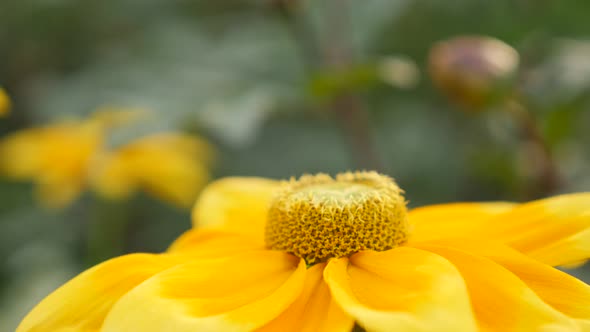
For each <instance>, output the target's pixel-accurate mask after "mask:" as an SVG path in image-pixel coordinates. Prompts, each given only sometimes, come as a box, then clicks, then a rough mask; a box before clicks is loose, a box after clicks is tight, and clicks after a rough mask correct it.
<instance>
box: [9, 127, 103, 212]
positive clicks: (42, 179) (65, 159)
mask: <svg viewBox="0 0 590 332" xmlns="http://www.w3.org/2000/svg"><path fill="white" fill-rule="evenodd" d="M103 138H104V126H103V125H102V123H100V122H98V121H94V119H90V120H87V121H65V122H60V123H55V124H51V125H46V126H42V127H34V128H28V129H24V130H21V131H18V132H16V133H14V134H11V135H9V136H7V137H4V138H2V140H0V171H1V172H2V173H3V175H5V176H7V177H11V178H15V179H19V180H33V181H34V183H35V184H36V194H37V196H38V198H39V200H40V201H41V203H43V204H44V205H46V206H50V207H63V206H65V205H67V204H69V203H70V202H72V201H73V200H74V199H75V198H76V197H77V196H78V195H79V194H80V192H81V191H82V190H83V189H84V187H85V185H86V180H87V170H88V165H89V163H90V162H91V159H92V156H93V155H94V154H95V153H96V151H97V150H99V149H100V148H101V146H102V141H103Z"/></svg>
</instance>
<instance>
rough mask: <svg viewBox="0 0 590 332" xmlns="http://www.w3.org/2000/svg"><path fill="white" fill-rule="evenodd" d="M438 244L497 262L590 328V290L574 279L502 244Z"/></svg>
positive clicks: (550, 302)
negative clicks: (586, 323)
mask: <svg viewBox="0 0 590 332" xmlns="http://www.w3.org/2000/svg"><path fill="white" fill-rule="evenodd" d="M437 244H438V245H443V246H447V247H452V248H455V249H459V250H461V251H465V252H468V253H470V254H472V255H477V256H481V257H485V258H487V259H491V260H493V261H494V262H496V263H497V264H499V265H501V266H503V267H504V268H506V269H508V270H509V271H510V272H512V273H513V274H515V275H516V276H517V277H519V278H520V279H521V280H522V281H523V282H524V283H525V284H526V285H527V286H528V287H529V288H530V289H531V290H533V291H534V292H535V293H536V294H537V295H538V296H539V297H540V298H541V299H542V300H543V301H545V302H546V303H547V304H549V305H550V306H552V307H553V308H555V309H557V310H559V311H560V312H562V313H564V314H566V315H568V316H570V317H573V318H577V319H581V320H586V321H587V322H588V324H590V286H589V285H587V284H585V283H584V282H582V281H580V280H578V279H576V278H574V277H572V276H571V275H569V274H567V273H564V272H562V271H559V270H557V269H555V268H553V267H551V266H549V265H546V264H542V263H539V262H538V261H536V260H534V259H532V258H529V257H528V256H526V255H524V254H522V253H520V252H518V251H516V250H514V249H512V248H510V247H508V246H506V245H503V244H500V243H482V242H480V241H478V242H474V241H460V242H437Z"/></svg>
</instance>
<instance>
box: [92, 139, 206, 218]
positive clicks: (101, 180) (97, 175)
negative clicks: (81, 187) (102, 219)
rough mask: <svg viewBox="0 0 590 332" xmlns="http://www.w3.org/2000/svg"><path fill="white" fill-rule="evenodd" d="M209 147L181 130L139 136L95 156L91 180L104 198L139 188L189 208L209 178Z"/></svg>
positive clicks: (125, 196)
mask: <svg viewBox="0 0 590 332" xmlns="http://www.w3.org/2000/svg"><path fill="white" fill-rule="evenodd" d="M212 154H213V151H212V148H211V147H210V146H209V144H208V143H207V142H205V141H204V140H203V139H201V138H199V137H197V136H194V135H188V134H182V133H173V132H171V133H160V134H155V135H150V136H146V137H142V138H140V139H138V140H135V141H132V142H130V143H128V144H127V145H124V146H122V147H120V148H119V149H117V150H115V151H112V152H106V153H104V154H102V155H101V156H100V157H98V158H97V162H96V164H95V165H94V168H93V175H92V183H93V185H94V187H95V189H96V190H97V191H98V192H99V193H101V194H103V195H104V196H106V197H109V198H114V199H122V198H127V197H129V196H130V195H131V194H132V193H134V192H135V191H137V190H139V189H143V190H146V191H147V192H149V193H151V194H153V195H154V196H156V197H158V198H160V199H162V200H164V201H168V202H171V203H173V204H176V205H179V206H181V207H190V206H191V205H192V204H193V203H194V202H195V199H196V197H197V194H198V193H199V191H200V190H201V189H202V187H203V186H204V185H205V184H206V183H207V181H208V180H209V172H208V166H209V163H210V161H211V159H212Z"/></svg>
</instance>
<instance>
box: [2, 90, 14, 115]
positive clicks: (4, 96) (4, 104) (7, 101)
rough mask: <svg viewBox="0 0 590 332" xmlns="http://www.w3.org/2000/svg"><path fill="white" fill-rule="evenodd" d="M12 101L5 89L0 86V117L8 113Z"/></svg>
mask: <svg viewBox="0 0 590 332" xmlns="http://www.w3.org/2000/svg"><path fill="white" fill-rule="evenodd" d="M11 104H12V102H11V101H10V97H8V94H7V93H6V91H5V90H4V89H2V88H0V117H3V116H6V115H7V114H8V113H10V107H11Z"/></svg>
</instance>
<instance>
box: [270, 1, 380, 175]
mask: <svg viewBox="0 0 590 332" xmlns="http://www.w3.org/2000/svg"><path fill="white" fill-rule="evenodd" d="M275 4H276V5H278V6H277V7H278V8H279V10H280V12H281V14H282V16H283V17H284V18H285V19H286V21H287V22H288V23H289V25H290V26H291V30H292V33H293V35H294V36H295V39H296V40H297V41H298V43H299V45H300V47H301V49H302V50H303V53H304V55H305V59H306V62H307V63H308V68H309V69H310V71H311V72H312V75H313V74H314V73H315V72H316V71H317V70H318V68H324V69H327V70H328V71H333V72H342V71H346V70H350V68H351V66H352V65H354V52H353V47H352V43H351V40H350V36H351V34H350V33H349V31H348V30H349V28H350V20H349V15H348V14H349V10H348V3H347V0H324V5H325V6H326V7H324V8H323V11H322V15H323V17H322V22H323V23H324V26H323V30H325V31H324V32H325V35H323V36H322V37H323V38H320V37H318V34H316V33H314V30H313V27H312V26H311V22H308V21H307V20H305V19H304V18H303V17H302V16H304V15H301V14H300V11H301V8H298V6H299V5H300V4H301V1H298V0H276V1H275ZM326 105H327V108H328V111H329V112H330V113H332V114H333V115H334V116H335V118H336V119H337V120H338V122H339V125H340V127H341V128H342V131H343V132H344V135H345V136H346V138H347V139H348V141H349V145H350V147H351V151H352V155H353V159H354V161H355V166H356V167H358V168H360V169H370V170H377V171H382V165H381V162H380V160H379V156H378V154H377V150H376V148H375V145H374V142H373V138H372V136H371V127H370V121H369V113H368V111H367V109H366V106H365V103H364V101H363V99H362V98H361V96H359V95H358V93H355V92H354V91H352V89H347V90H346V91H339V92H337V93H335V94H334V95H333V96H331V97H330V99H329V101H328V102H327V103H326Z"/></svg>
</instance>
